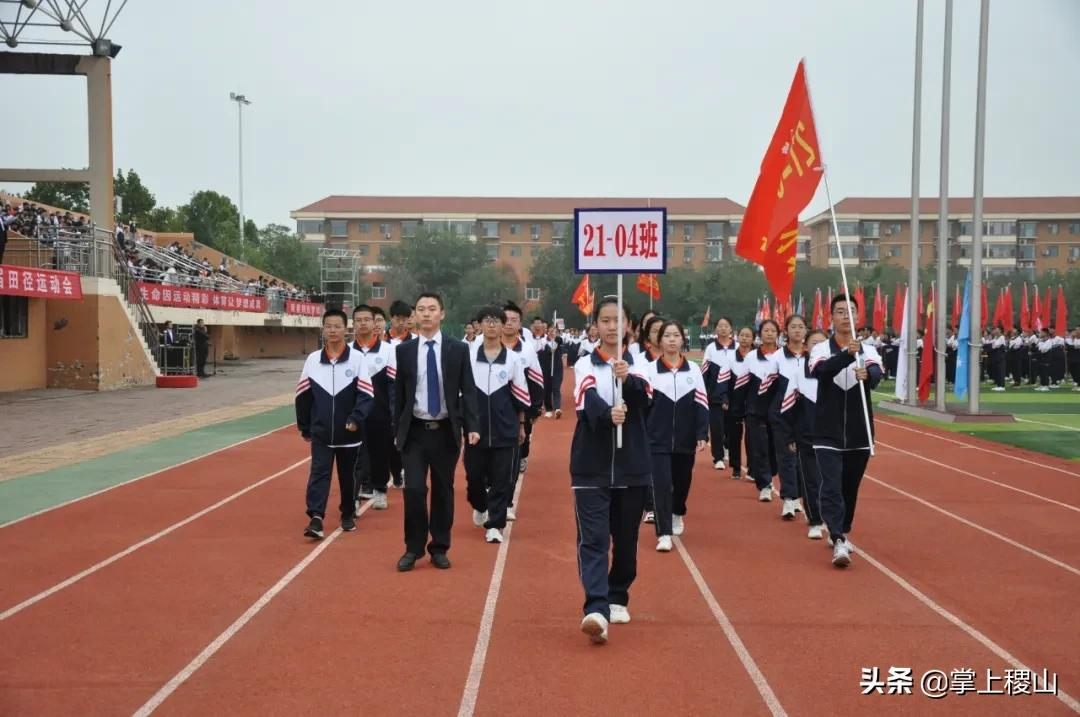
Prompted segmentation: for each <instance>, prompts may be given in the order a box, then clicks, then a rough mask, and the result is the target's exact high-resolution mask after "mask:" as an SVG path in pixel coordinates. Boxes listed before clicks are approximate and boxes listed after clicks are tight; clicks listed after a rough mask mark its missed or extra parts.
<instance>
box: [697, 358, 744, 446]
mask: <svg viewBox="0 0 1080 717" xmlns="http://www.w3.org/2000/svg"><path fill="white" fill-rule="evenodd" d="M735 347H736V344H735V342H734V341H732V342H730V343H728V344H727V345H724V344H722V343H720V339H715V340H713V341H710V342H709V343H708V345H706V346H705V356H704V360H703V361H702V363H701V375H702V377H703V378H704V379H705V385H706V386H707V387H709V390H708V394H709V442H710V444H711V450H712V459H713V463H716V462H717V461H722V460H724V448H725V447H727V448H728V450H730V446H727V431H726V427H725V425H724V421H725V419H726V418H727V416H726V415H725V414H726V413H727V411H725V410H724V403H726V402H727V400H728V389H729V387H730V386H731V362H732V361H734V360H735V356H734V354H735V350H736V348H735Z"/></svg>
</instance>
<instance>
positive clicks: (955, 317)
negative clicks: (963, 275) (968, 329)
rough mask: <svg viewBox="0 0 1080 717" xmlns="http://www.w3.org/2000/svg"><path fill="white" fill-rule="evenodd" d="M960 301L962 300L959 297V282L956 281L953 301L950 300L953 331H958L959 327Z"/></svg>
mask: <svg viewBox="0 0 1080 717" xmlns="http://www.w3.org/2000/svg"><path fill="white" fill-rule="evenodd" d="M961 301H962V300H961V298H960V284H959V283H957V285H956V296H954V297H953V302H952V327H953V330H954V331H958V330H959V329H960V308H961V306H960V304H961Z"/></svg>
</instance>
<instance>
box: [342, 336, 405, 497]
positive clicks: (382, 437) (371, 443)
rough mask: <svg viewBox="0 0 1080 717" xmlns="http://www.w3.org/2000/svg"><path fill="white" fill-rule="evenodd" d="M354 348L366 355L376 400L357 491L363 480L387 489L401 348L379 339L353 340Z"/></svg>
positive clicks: (359, 460)
mask: <svg viewBox="0 0 1080 717" xmlns="http://www.w3.org/2000/svg"><path fill="white" fill-rule="evenodd" d="M352 348H353V350H354V351H356V352H358V353H360V354H361V355H362V356H363V357H364V365H365V366H366V367H367V372H368V375H369V376H370V377H371V386H372V388H373V389H374V392H375V402H374V403H373V404H372V407H371V412H370V413H369V414H368V417H367V421H366V422H365V424H364V427H365V433H364V448H363V449H361V451H360V454H359V455H358V456H357V470H356V474H357V484H356V489H357V491H359V490H360V481H361V480H363V481H364V482H369V483H370V484H371V488H373V489H374V490H377V491H380V492H384V493H385V492H386V487H387V483H388V482H389V480H390V463H391V454H392V453H393V452H394V433H393V426H392V424H393V409H392V406H393V405H394V382H395V380H396V379H397V352H396V351H395V350H394V347H393V346H391V345H390V343H389V342H387V341H380V340H379V339H375V341H374V342H373V343H372V344H371V345H370V346H361V345H360V344H358V343H357V342H355V341H354V342H353V344H352Z"/></svg>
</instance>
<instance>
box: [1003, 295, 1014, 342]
mask: <svg viewBox="0 0 1080 717" xmlns="http://www.w3.org/2000/svg"><path fill="white" fill-rule="evenodd" d="M1013 316H1014V314H1013V302H1012V284H1009V285H1008V286H1006V287H1005V330H1006V331H1012V330H1013V328H1014V327H1013Z"/></svg>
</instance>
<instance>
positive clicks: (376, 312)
mask: <svg viewBox="0 0 1080 717" xmlns="http://www.w3.org/2000/svg"><path fill="white" fill-rule="evenodd" d="M368 308H369V309H371V315H372V316H381V317H382V318H383V321H386V312H385V311H383V310H382V307H381V306H369V307H368Z"/></svg>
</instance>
